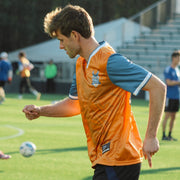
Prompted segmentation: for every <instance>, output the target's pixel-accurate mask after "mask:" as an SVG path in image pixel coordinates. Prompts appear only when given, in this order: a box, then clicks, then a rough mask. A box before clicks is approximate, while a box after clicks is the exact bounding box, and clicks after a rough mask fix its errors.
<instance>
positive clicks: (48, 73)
mask: <svg viewBox="0 0 180 180" xmlns="http://www.w3.org/2000/svg"><path fill="white" fill-rule="evenodd" d="M44 74H45V77H46V92H47V93H53V92H55V84H54V78H55V77H56V75H57V66H56V65H55V64H54V62H53V60H52V59H51V60H50V61H49V63H48V64H47V65H46V67H45V73H44Z"/></svg>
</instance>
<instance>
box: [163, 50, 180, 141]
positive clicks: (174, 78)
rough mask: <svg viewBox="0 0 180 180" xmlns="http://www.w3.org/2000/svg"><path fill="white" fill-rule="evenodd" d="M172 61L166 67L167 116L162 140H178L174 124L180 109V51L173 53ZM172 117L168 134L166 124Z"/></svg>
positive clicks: (164, 121)
mask: <svg viewBox="0 0 180 180" xmlns="http://www.w3.org/2000/svg"><path fill="white" fill-rule="evenodd" d="M171 58H172V61H171V65H170V66H168V67H166V69H165V71H164V77H165V81H166V84H167V95H166V105H165V116H164V120H163V123H162V125H163V136H162V140H170V141H177V139H175V138H173V137H172V135H171V134H172V129H173V126H174V121H175V118H176V113H177V112H178V111H179V86H180V80H179V76H180V74H179V70H178V68H177V66H178V65H179V62H180V53H179V52H178V51H175V52H173V53H172V55H171ZM169 118H170V123H169V134H168V136H166V133H165V131H166V124H167V121H168V119H169Z"/></svg>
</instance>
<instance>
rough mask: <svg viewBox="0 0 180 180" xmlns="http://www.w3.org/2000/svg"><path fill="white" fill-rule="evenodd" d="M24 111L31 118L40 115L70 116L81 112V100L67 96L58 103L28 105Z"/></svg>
mask: <svg viewBox="0 0 180 180" xmlns="http://www.w3.org/2000/svg"><path fill="white" fill-rule="evenodd" d="M23 112H24V113H25V115H26V118H27V119H29V120H33V119H37V118H39V117H40V116H46V117H69V116H75V115H78V114H80V106H79V100H72V99H70V98H66V99H64V100H62V101H60V102H58V103H56V104H53V105H52V104H51V105H45V106H40V107H38V106H35V105H27V106H25V107H24V109H23Z"/></svg>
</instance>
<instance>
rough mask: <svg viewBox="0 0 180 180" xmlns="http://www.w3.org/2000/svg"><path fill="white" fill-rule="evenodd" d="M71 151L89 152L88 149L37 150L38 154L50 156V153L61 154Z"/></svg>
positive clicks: (84, 147)
mask: <svg viewBox="0 0 180 180" xmlns="http://www.w3.org/2000/svg"><path fill="white" fill-rule="evenodd" d="M69 151H87V147H86V146H83V147H72V148H62V149H40V150H37V153H38V154H49V153H61V152H69Z"/></svg>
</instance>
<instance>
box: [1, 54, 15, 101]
mask: <svg viewBox="0 0 180 180" xmlns="http://www.w3.org/2000/svg"><path fill="white" fill-rule="evenodd" d="M12 76H13V71H12V66H11V63H10V62H9V61H8V54H7V53H6V52H2V53H1V54H0V104H2V103H3V102H4V100H5V96H6V95H5V91H4V86H5V84H6V83H7V82H9V83H10V82H11V81H12Z"/></svg>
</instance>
